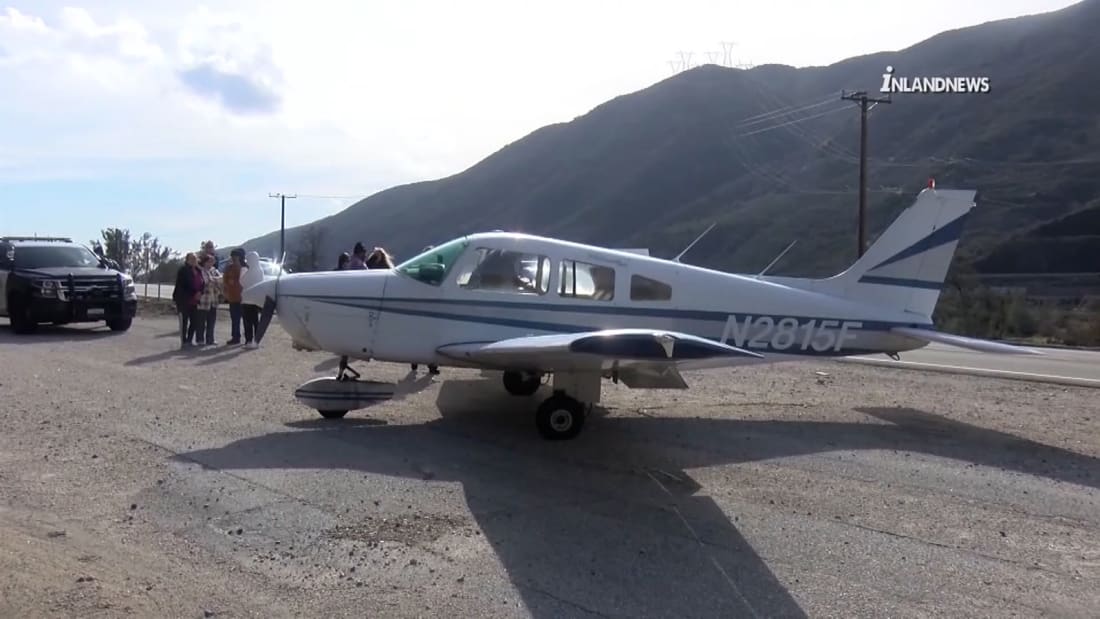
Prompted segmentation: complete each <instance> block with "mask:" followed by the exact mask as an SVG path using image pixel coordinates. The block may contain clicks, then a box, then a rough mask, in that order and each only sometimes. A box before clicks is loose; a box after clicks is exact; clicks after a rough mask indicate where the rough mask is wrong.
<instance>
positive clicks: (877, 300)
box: [805, 188, 977, 321]
mask: <svg viewBox="0 0 1100 619" xmlns="http://www.w3.org/2000/svg"><path fill="white" fill-rule="evenodd" d="M976 194H977V192H976V191H974V190H971V189H934V188H926V189H924V190H923V191H921V192H920V194H919V195H918V196H917V199H916V202H914V203H913V205H912V206H910V207H909V208H907V209H905V210H904V211H902V213H901V215H899V216H898V218H897V219H895V220H894V223H892V224H890V227H888V228H887V229H886V231H885V232H883V233H882V235H881V236H880V237H879V238H878V239H876V240H875V242H874V243H873V244H872V245H871V247H869V248H868V249H867V251H866V252H865V253H864V254H863V256H862V257H860V258H859V260H857V261H856V262H855V263H854V264H852V266H851V267H849V268H848V269H847V270H846V271H844V272H843V273H840V274H839V275H835V276H833V277H830V278H826V279H818V280H805V281H807V283H811V282H812V285H811V286H810V287H811V288H812V289H814V290H818V291H820V292H824V293H827V294H831V295H835V296H840V297H844V298H846V299H851V300H853V301H858V302H861V303H871V304H875V305H880V306H883V307H889V308H891V309H897V310H902V311H905V312H909V313H912V314H915V315H916V316H919V317H921V318H923V319H926V320H929V321H931V318H932V312H933V311H934V310H935V309H936V302H937V301H939V298H940V292H941V290H942V289H943V284H944V280H945V279H946V278H947V269H948V268H949V267H950V266H951V260H952V258H953V257H954V256H955V250H956V248H957V247H958V244H959V238H960V237H961V236H962V231H963V225H964V224H965V222H966V219H967V216H968V215H969V214H970V211H971V209H973V208H974V206H975V202H974V197H975V195H976Z"/></svg>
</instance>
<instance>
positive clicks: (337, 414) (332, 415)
mask: <svg viewBox="0 0 1100 619" xmlns="http://www.w3.org/2000/svg"><path fill="white" fill-rule="evenodd" d="M317 412H318V413H321V416H322V417H324V418H325V419H340V418H342V417H343V416H344V415H347V414H348V412H347V411H317Z"/></svg>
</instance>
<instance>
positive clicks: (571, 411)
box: [535, 395, 585, 441]
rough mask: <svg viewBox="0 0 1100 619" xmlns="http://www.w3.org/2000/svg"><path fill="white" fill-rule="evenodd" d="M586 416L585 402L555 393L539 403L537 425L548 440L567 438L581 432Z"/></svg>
mask: <svg viewBox="0 0 1100 619" xmlns="http://www.w3.org/2000/svg"><path fill="white" fill-rule="evenodd" d="M584 416H585V415H584V405H583V404H581V403H580V402H578V401H576V400H574V399H573V398H571V397H569V396H565V395H554V396H551V397H549V398H547V399H546V401H545V402H543V403H542V404H540V405H539V408H538V411H536V412H535V425H536V426H537V427H538V430H539V434H541V435H542V437H543V438H545V439H547V440H551V441H555V440H557V441H560V440H567V439H571V438H573V437H575V436H577V435H578V434H580V431H581V428H582V427H584Z"/></svg>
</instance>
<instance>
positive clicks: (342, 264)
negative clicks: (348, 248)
mask: <svg viewBox="0 0 1100 619" xmlns="http://www.w3.org/2000/svg"><path fill="white" fill-rule="evenodd" d="M350 262H351V254H349V253H348V252H344V253H342V254H340V257H339V258H337V259H336V270H337V271H345V270H347V268H348V264H349V263H350Z"/></svg>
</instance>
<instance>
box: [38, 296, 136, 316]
mask: <svg viewBox="0 0 1100 619" xmlns="http://www.w3.org/2000/svg"><path fill="white" fill-rule="evenodd" d="M28 310H29V311H28V313H29V314H30V319H31V320H33V321H34V322H98V321H101V320H117V319H120V318H133V317H134V316H136V315H137V300H136V299H134V300H125V301H117V300H115V301H105V302H95V301H62V300H59V299H43V298H36V299H34V300H32V301H31V304H30V307H29V308H28Z"/></svg>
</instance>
